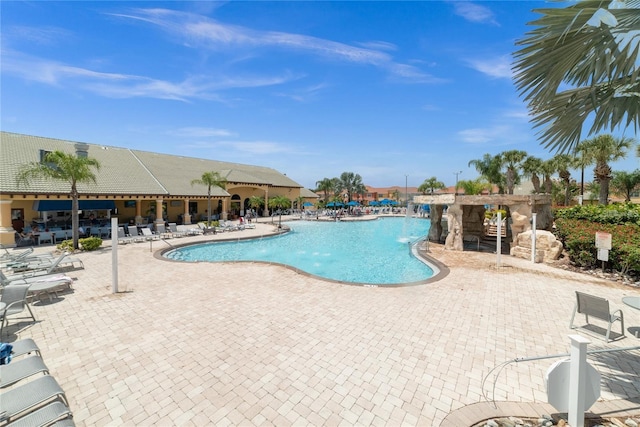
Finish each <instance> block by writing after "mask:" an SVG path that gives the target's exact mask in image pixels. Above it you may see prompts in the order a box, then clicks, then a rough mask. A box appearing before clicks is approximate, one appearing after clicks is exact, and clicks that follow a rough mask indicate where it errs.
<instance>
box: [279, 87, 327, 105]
mask: <svg viewBox="0 0 640 427" xmlns="http://www.w3.org/2000/svg"><path fill="white" fill-rule="evenodd" d="M328 86H329V85H328V84H326V83H319V84H316V85H313V86H307V87H304V88H301V89H296V90H293V91H291V92H277V93H276V95H277V96H281V97H283V98H289V99H293V100H294V101H298V102H309V101H310V100H311V99H313V98H316V96H317V95H318V94H319V93H320V92H322V91H323V90H324V89H325V88H327V87H328Z"/></svg>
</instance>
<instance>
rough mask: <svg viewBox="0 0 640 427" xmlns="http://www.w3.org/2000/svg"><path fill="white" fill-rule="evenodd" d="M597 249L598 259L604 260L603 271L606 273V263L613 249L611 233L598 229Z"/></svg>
mask: <svg viewBox="0 0 640 427" xmlns="http://www.w3.org/2000/svg"><path fill="white" fill-rule="evenodd" d="M596 249H598V259H599V260H600V261H602V272H603V273H604V263H605V262H607V261H609V251H610V250H611V233H605V232H602V231H596Z"/></svg>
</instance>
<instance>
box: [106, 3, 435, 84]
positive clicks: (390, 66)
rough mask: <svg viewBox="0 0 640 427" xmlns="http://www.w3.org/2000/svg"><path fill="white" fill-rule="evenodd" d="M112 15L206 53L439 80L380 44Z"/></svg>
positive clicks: (184, 19) (167, 16) (192, 17)
mask: <svg viewBox="0 0 640 427" xmlns="http://www.w3.org/2000/svg"><path fill="white" fill-rule="evenodd" d="M114 16H118V17H121V18H128V19H134V20H139V21H143V22H148V23H151V24H154V25H157V26H158V27H160V28H162V29H163V30H164V31H166V32H167V33H169V34H171V35H172V36H174V37H176V38H177V39H178V40H180V41H181V42H182V43H184V44H185V45H186V46H193V47H199V48H206V49H210V50H229V49H239V48H243V47H244V48H255V47H262V48H265V47H272V48H279V49H285V50H290V51H297V52H301V53H306V54H310V55H315V56H319V57H323V58H327V59H330V60H334V61H342V62H350V63H358V64H363V65H372V66H375V67H379V68H381V69H385V70H387V71H388V72H389V73H390V74H392V75H395V76H396V77H402V78H405V79H410V80H414V81H418V82H437V81H439V79H436V78H434V77H433V76H431V75H429V74H427V73H424V72H423V71H421V70H420V69H419V68H417V67H415V66H413V65H408V64H401V63H397V62H395V61H394V60H393V57H392V56H391V55H389V54H388V53H387V51H389V50H394V49H395V46H394V45H393V44H390V43H386V42H382V41H372V42H364V43H361V44H360V45H361V46H366V47H358V46H353V45H349V44H346V43H340V42H336V41H332V40H326V39H321V38H318V37H312V36H307V35H303V34H294V33H285V32H280V31H257V30H253V29H251V28H247V27H243V26H239V25H231V24H226V23H222V22H219V21H217V20H214V19H211V18H208V17H205V16H200V15H196V14H192V13H187V12H180V11H174V10H167V9H134V10H131V11H130V12H128V13H121V14H114Z"/></svg>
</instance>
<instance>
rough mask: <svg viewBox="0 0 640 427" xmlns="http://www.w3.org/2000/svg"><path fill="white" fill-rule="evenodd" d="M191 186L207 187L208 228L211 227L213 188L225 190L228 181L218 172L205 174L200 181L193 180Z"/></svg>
mask: <svg viewBox="0 0 640 427" xmlns="http://www.w3.org/2000/svg"><path fill="white" fill-rule="evenodd" d="M191 185H192V186H193V185H206V186H207V215H208V218H207V226H209V225H211V189H212V188H213V187H220V188H222V189H223V190H224V188H225V186H226V185H227V179H226V178H224V177H222V176H220V173H218V172H205V173H203V174H202V177H200V178H199V179H194V180H192V181H191Z"/></svg>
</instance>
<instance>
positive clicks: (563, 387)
mask: <svg viewBox="0 0 640 427" xmlns="http://www.w3.org/2000/svg"><path fill="white" fill-rule="evenodd" d="M570 367H571V360H569V359H564V360H559V361H558V362H556V363H554V364H553V365H551V366H550V367H549V369H548V370H547V378H546V379H547V401H548V402H549V403H550V404H551V405H552V406H553V407H554V408H556V409H557V410H558V411H560V412H567V411H568V410H569V369H570ZM585 379H586V383H585V390H584V408H585V409H589V408H590V407H591V405H593V404H594V403H596V401H597V400H598V399H599V398H600V373H599V372H598V371H596V368H594V367H593V366H591V365H590V364H588V363H587V371H586V378H585Z"/></svg>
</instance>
